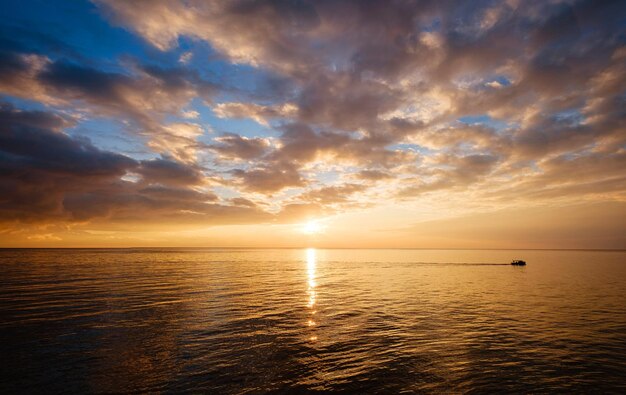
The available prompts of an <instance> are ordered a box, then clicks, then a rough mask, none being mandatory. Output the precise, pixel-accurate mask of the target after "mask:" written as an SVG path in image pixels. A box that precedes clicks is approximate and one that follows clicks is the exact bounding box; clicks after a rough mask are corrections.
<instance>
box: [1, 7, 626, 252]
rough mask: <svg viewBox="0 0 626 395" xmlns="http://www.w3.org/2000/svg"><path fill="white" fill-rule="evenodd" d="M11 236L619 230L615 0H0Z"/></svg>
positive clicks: (621, 42) (622, 80)
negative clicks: (64, 0) (85, 0)
mask: <svg viewBox="0 0 626 395" xmlns="http://www.w3.org/2000/svg"><path fill="white" fill-rule="evenodd" d="M0 8H1V9H2V14H1V15H2V16H1V18H0V95H1V97H0V118H1V122H0V246H2V247H99V246H101V247H123V246H207V247H215V246H224V247H230V246H238V247H244V246H251V247H307V246H317V247H377V248H378V247H418V248H600V249H602V248H609V249H611V248H612V249H624V248H626V2H624V1H598V0H589V1H559V0H551V1H548V0H536V1H533V0H528V1H523V0H506V1H466V2H461V1H361V0H353V1H347V0H346V1H325V0H317V1H313V0H311V1H305V0H301V1H295V0H294V1H288V0H276V1H242V0H237V1H193V0H185V1H182V0H180V1H175V0H164V1H152V0H151V1H128V2H125V1H113V0H111V1H105V0H102V1H101V0H97V1H93V2H81V1H71V2H70V1H68V2H62V1H58V2H52V1H23V0H15V1H3V2H2V5H0Z"/></svg>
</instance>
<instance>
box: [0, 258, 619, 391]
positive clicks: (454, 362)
mask: <svg viewBox="0 0 626 395" xmlns="http://www.w3.org/2000/svg"><path fill="white" fill-rule="evenodd" d="M518 258H519V259H525V260H526V261H527V262H528V265H527V266H526V267H513V266H511V265H509V264H508V262H510V260H511V259H518ZM0 273H1V278H0V316H1V321H0V340H1V343H0V358H1V361H2V362H1V368H0V369H1V370H2V379H1V382H0V393H3V394H5V393H39V392H45V393H85V392H95V393H102V392H106V393H111V392H115V393H118V392H184V391H190V392H191V391H193V392H204V393H215V394H239V393H244V394H247V393H265V392H272V393H314V392H328V391H336V392H343V393H467V392H469V393H493V392H498V393H501V392H532V393H553V392H565V393H572V392H577V393H581V392H582V393H589V392H616V393H620V392H621V393H625V392H626V253H625V252H598V251H502V250H500V251H476V250H472V251H462V250H319V249H318V250H314V249H308V250H255V249H250V250H249V249H122V250H117V249H115V250H106V249H99V250H95V249H94V250H90V249H83V250H81V249H76V250H0Z"/></svg>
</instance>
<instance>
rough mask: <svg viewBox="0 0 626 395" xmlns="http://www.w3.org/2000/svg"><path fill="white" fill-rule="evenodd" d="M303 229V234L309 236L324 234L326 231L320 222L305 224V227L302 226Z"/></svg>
mask: <svg viewBox="0 0 626 395" xmlns="http://www.w3.org/2000/svg"><path fill="white" fill-rule="evenodd" d="M301 229H302V233H305V234H307V235H313V234H318V233H322V231H323V230H324V227H323V226H322V224H321V223H320V222H319V221H309V222H307V223H305V224H304V225H302V228H301Z"/></svg>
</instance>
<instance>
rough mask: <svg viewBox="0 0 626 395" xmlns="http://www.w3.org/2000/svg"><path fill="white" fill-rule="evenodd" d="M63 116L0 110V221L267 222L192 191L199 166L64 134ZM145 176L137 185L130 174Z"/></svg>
mask: <svg viewBox="0 0 626 395" xmlns="http://www.w3.org/2000/svg"><path fill="white" fill-rule="evenodd" d="M68 125H69V123H68V122H67V121H66V120H65V119H64V118H62V117H60V116H59V115H56V114H53V113H49V112H41V111H21V110H18V109H16V108H14V107H13V106H11V105H8V104H3V105H2V106H0V175H1V177H0V196H1V198H0V221H1V222H4V223H6V222H36V223H47V222H50V221H53V222H54V221H57V222H58V221H61V222H72V221H87V220H99V219H102V218H106V219H107V220H108V221H134V222H140V223H151V222H155V221H156V222H160V223H167V222H168V221H183V222H205V223H207V224H216V223H241V222H248V221H263V220H265V221H268V220H270V219H271V216H269V215H268V214H266V213H264V212H263V211H261V210H257V209H256V208H254V207H253V206H250V205H243V204H241V202H239V203H238V204H237V205H236V206H230V205H225V204H220V203H219V202H218V197H217V196H216V195H215V194H213V193H212V192H207V191H205V190H200V189H193V188H192V187H193V186H197V185H199V184H202V183H203V181H204V177H203V174H202V171H201V169H199V168H198V167H195V166H192V165H189V164H185V163H182V162H177V161H175V160H173V159H172V158H167V157H162V158H158V159H151V160H143V161H136V160H134V159H131V158H129V157H127V156H124V155H120V154H116V153H112V152H107V151H102V150H100V149H98V148H96V147H94V146H93V145H92V144H91V142H89V141H88V140H85V139H76V138H72V137H70V136H68V135H67V134H65V133H64V131H63V128H64V127H66V126H68ZM133 174H136V175H140V176H141V178H140V179H138V180H137V181H134V182H132V181H127V180H125V179H124V177H125V176H129V175H133Z"/></svg>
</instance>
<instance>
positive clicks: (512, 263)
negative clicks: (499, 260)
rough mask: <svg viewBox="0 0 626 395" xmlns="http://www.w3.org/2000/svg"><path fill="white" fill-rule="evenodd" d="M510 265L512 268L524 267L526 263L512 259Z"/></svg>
mask: <svg viewBox="0 0 626 395" xmlns="http://www.w3.org/2000/svg"><path fill="white" fill-rule="evenodd" d="M511 265H513V266H526V261H522V260H521V259H514V260H513V261H512V262H511Z"/></svg>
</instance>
